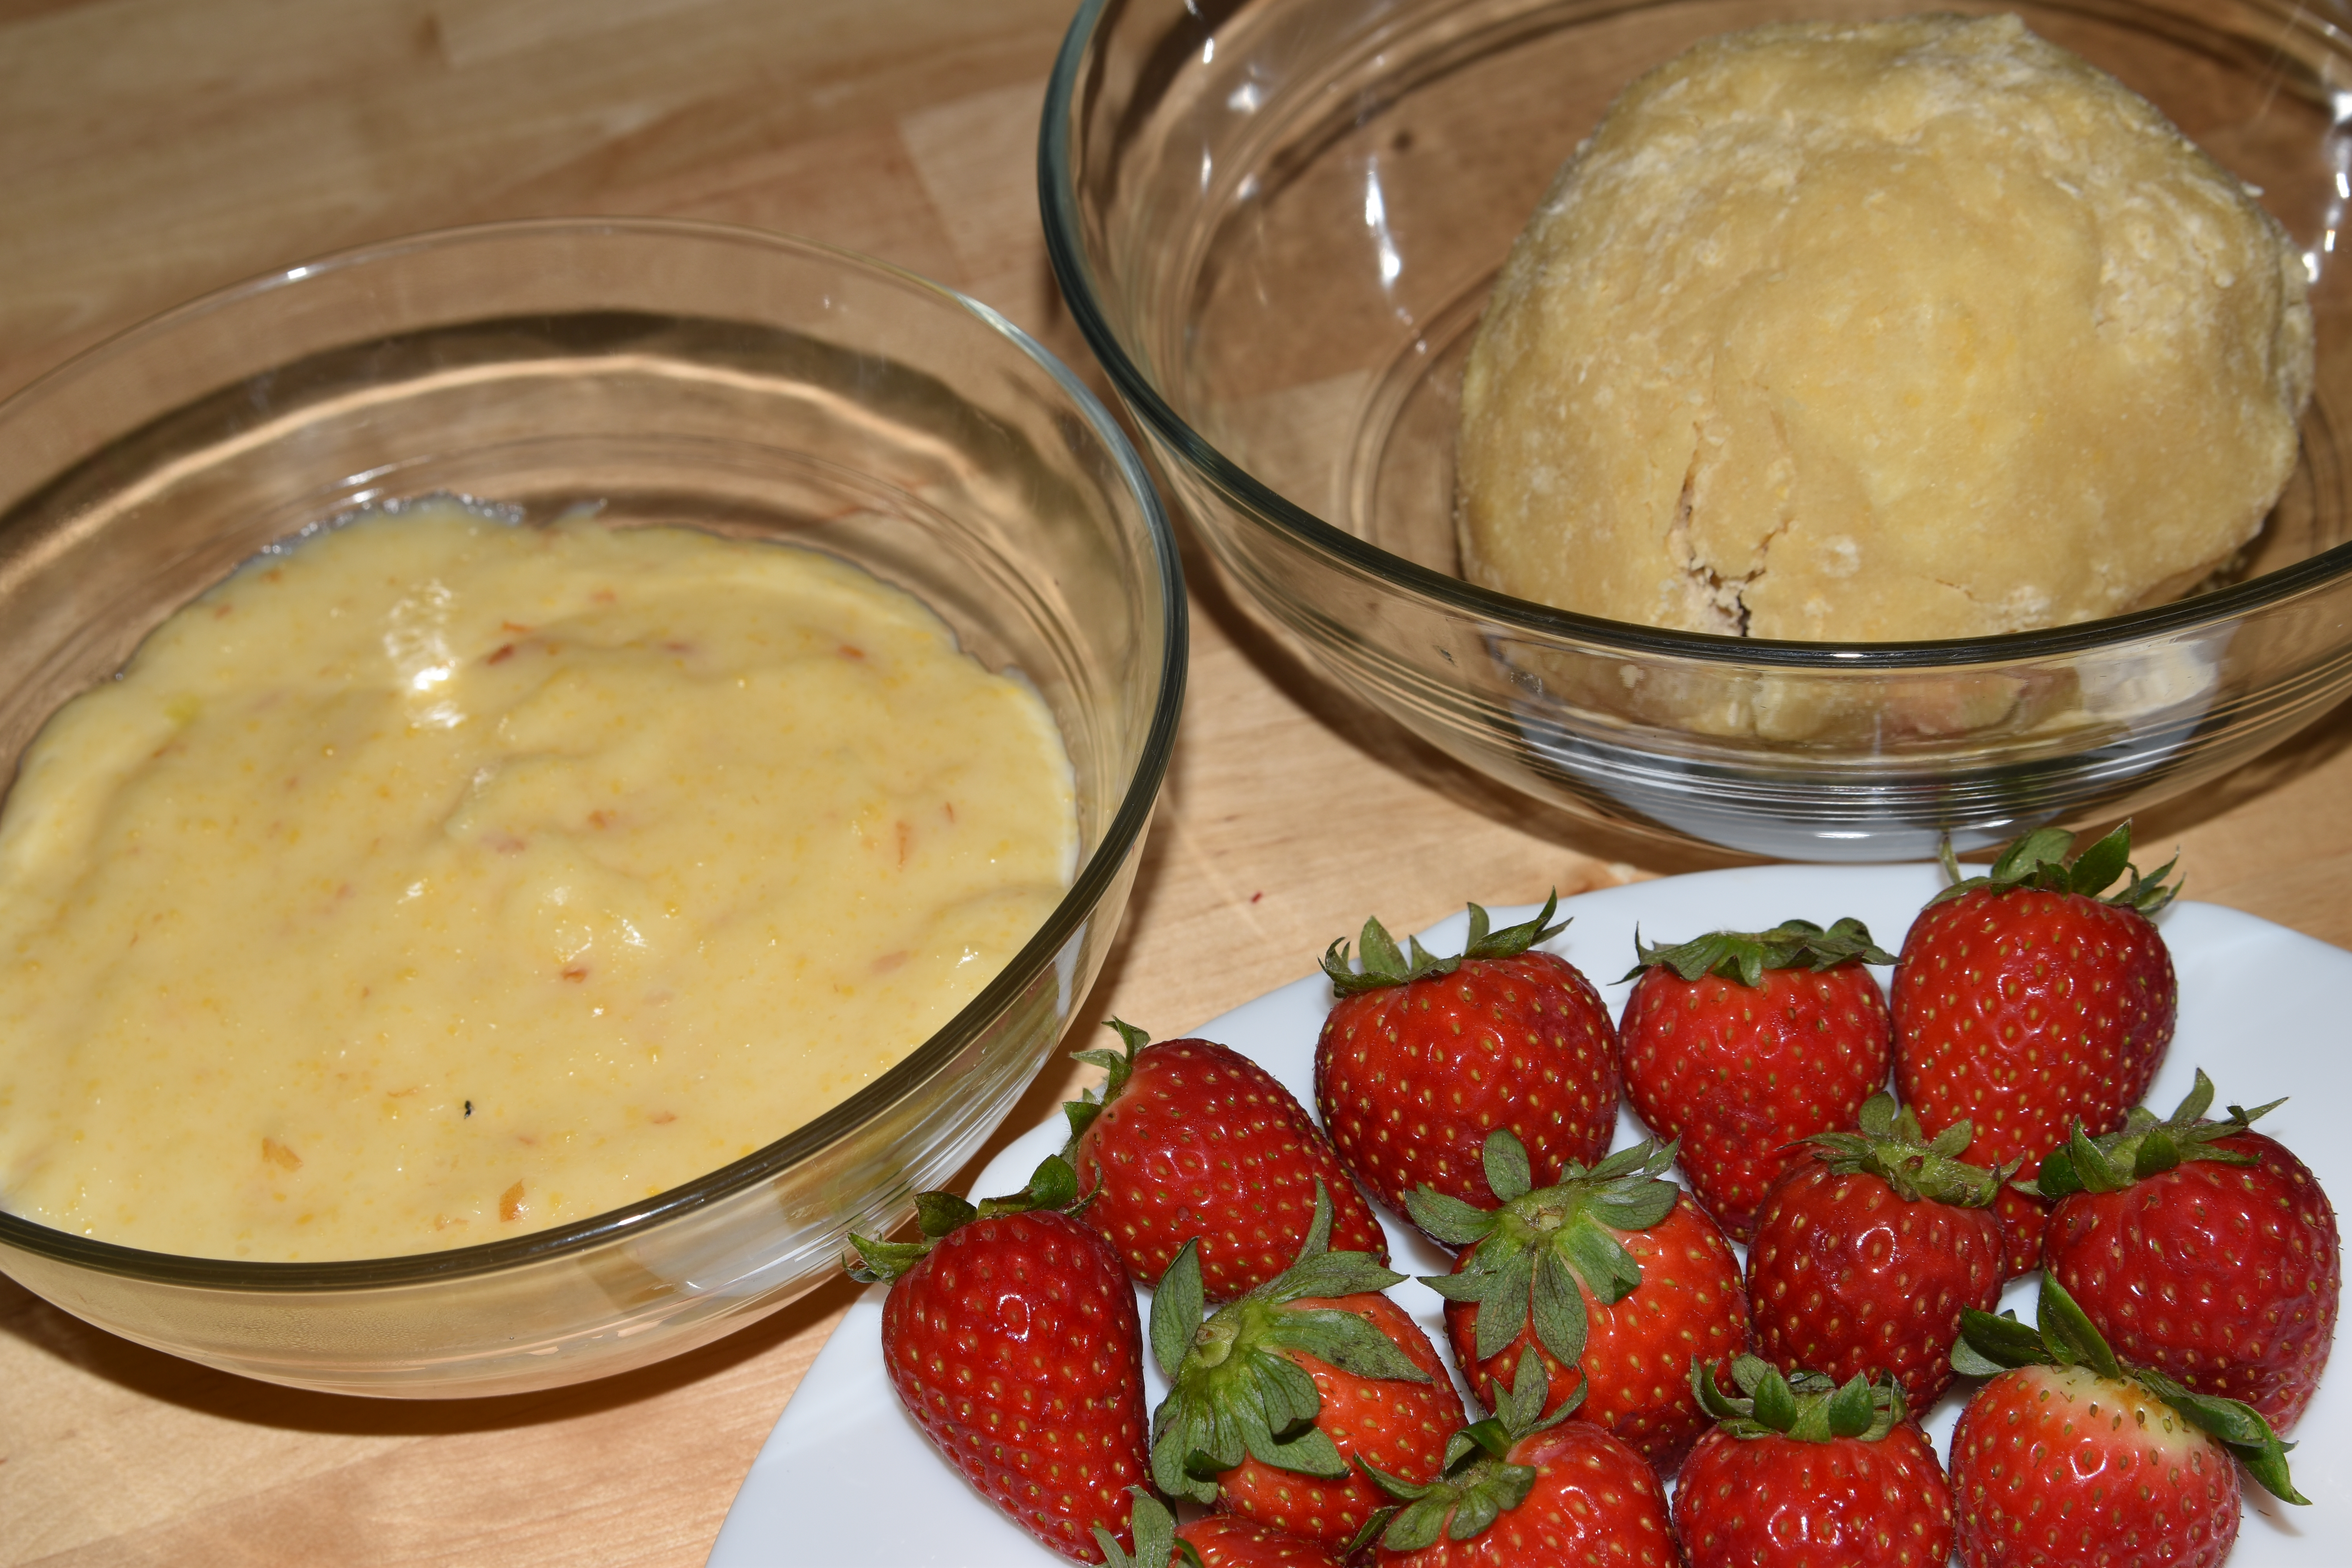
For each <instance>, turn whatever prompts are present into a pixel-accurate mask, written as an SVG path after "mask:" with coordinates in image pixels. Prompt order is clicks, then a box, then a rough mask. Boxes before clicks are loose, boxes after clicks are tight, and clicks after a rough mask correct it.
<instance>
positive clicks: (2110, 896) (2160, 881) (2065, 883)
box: [1927, 821, 2180, 915]
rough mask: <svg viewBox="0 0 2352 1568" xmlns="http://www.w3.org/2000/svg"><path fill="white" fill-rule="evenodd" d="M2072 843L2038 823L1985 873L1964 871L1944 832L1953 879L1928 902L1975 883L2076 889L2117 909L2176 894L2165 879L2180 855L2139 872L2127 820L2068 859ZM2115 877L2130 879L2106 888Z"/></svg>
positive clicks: (2158, 905) (2142, 907) (2141, 908)
mask: <svg viewBox="0 0 2352 1568" xmlns="http://www.w3.org/2000/svg"><path fill="white" fill-rule="evenodd" d="M2073 847H2074V835H2073V834H2071V833H2069V832H2067V831H2066V830H2065V829H2064V828H2063V827H2037V828H2035V829H2034V830H2033V831H2032V832H2031V833H2029V834H2027V835H2026V836H2025V837H2022V838H2020V839H2018V840H2016V841H2015V842H2014V843H2012V844H2011V845H2010V846H2009V847H2007V848H2005V849H2003V850H2002V851H2001V852H2000V857H1999V858H1997V859H1995V860H1994V861H1993V863H1992V868H1991V869H1990V870H1989V871H1987V872H1986V873H1985V874H1984V875H1983V876H1981V877H1963V876H1961V875H1960V863H1959V860H1958V858H1957V857H1955V856H1954V855H1953V853H1952V841H1951V840H1950V839H1949V838H1947V839H1945V840H1944V845H1943V861H1944V872H1945V874H1946V875H1947V876H1948V877H1950V878H1951V879H1952V885H1951V886H1950V887H1948V888H1946V889H1944V890H1943V891H1942V892H1940V893H1937V895H1936V896H1935V897H1934V898H1932V899H1930V900H1927V902H1928V905H1929V907H1931V908H1932V907H1933V906H1935V905H1937V904H1940V903H1943V902H1945V901H1946V900H1951V899H1957V898H1958V897H1959V896H1960V895H1961V894H1963V893H1968V892H1973V891H1976V890H1977V889H1983V890H1984V891H1986V892H1990V893H2009V892H2015V891H2016V890H2018V889H2021V888H2034V889H2040V890H2042V892H2046V893H2074V894H2078V895H2080V896H2081V897H2083V898H2086V899H2096V900H2098V901H2099V902H2101V903H2103V904H2113V905H2115V906H2116V908H2118V909H2126V910H2137V912H2138V913H2140V914H2143V915H2153V914H2155V913H2156V911H2157V910H2160V909H2162V908H2164V906H2165V905H2167V904H2168V903H2170V902H2172V900H2174V899H2175V898H2176V897H2178V896H2179V892H2180V886H2179V883H2177V882H2168V880H2167V879H2168V878H2169V877H2171V875H2172V870H2173V868H2174V867H2176V866H2178V865H2179V864H2180V858H2179V856H2178V855H2176V856H2174V857H2173V858H2171V859H2169V860H2168V861H2166V862H2165V863H2164V865H2163V867H2162V868H2160V869H2158V870H2156V871H2152V872H2150V873H2148V874H2147V876H2142V875H2141V874H2140V870H2139V868H2138V867H2137V866H2135V865H2133V864H2132V858H2131V824H2130V823H2129V822H2128V821H2126V822H2123V823H2120V824H2118V825H2117V826H2116V829H2115V831H2114V832H2112V833H2109V834H2108V835H2107V836H2106V837H2105V838H2102V839H2100V840H2099V841H2098V842H2097V843H2096V844H2094V845H2092V846H2091V847H2089V848H2088V849H2085V850H2084V851H2083V852H2082V853H2081V854H2080V855H2077V856H2075V857H2074V858H2073V859H2071V860H2070V859H2068V858H2067V857H2066V851H2067V850H2069V849H2071V848H2073ZM2118 877H2125V878H2128V879H2129V880H2128V881H2126V883H2125V884H2124V887H2123V889H2122V891H2120V892H2115V893H2110V892H2108V891H2107V889H2109V888H2110V887H2113V886H2114V885H2115V881H2116V878H2118Z"/></svg>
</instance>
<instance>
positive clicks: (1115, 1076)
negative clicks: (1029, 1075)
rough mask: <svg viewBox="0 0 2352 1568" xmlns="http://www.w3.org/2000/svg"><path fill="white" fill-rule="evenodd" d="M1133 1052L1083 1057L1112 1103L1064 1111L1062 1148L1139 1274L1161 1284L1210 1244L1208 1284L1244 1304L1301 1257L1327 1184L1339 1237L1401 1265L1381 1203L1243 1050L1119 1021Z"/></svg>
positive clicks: (1106, 1229)
mask: <svg viewBox="0 0 2352 1568" xmlns="http://www.w3.org/2000/svg"><path fill="white" fill-rule="evenodd" d="M1108 1027H1109V1028H1111V1029H1112V1030H1114V1031H1116V1032H1117V1033H1118V1037H1119V1038H1120V1039H1121V1040H1122V1041H1124V1042H1125V1044H1126V1047H1127V1048H1126V1050H1125V1051H1123V1052H1122V1051H1113V1050H1094V1051H1078V1052H1075V1053H1073V1054H1074V1055H1075V1056H1076V1058H1077V1059H1078V1060H1080V1061H1083V1062H1091V1063H1093V1064H1094V1065H1095V1066H1097V1067H1099V1068H1102V1069H1103V1070H1104V1072H1105V1073H1107V1074H1108V1077H1107V1078H1106V1079H1105V1080H1104V1083H1103V1087H1102V1091H1101V1095H1100V1098H1099V1099H1097V1098H1096V1097H1095V1096H1094V1095H1093V1094H1092V1093H1089V1094H1088V1095H1087V1098H1085V1099H1083V1100H1071V1101H1070V1102H1068V1103H1067V1104H1066V1105H1064V1106H1063V1108H1062V1109H1063V1110H1064V1111H1065V1112H1066V1113H1067V1115H1068V1117H1069V1119H1070V1143H1069V1147H1068V1148H1067V1149H1066V1150H1065V1151H1064V1152H1063V1157H1064V1158H1066V1159H1067V1160H1068V1161H1069V1162H1070V1165H1071V1167H1072V1168H1073V1169H1074V1170H1076V1172H1077V1173H1078V1189H1079V1191H1081V1192H1085V1193H1090V1194H1093V1201H1092V1202H1091V1203H1089V1204H1088V1205H1087V1208H1086V1220H1087V1224H1088V1225H1091V1226H1094V1227H1095V1228H1096V1229H1097V1230H1099V1231H1101V1232H1102V1233H1103V1234H1104V1235H1105V1236H1107V1237H1110V1243H1111V1245H1112V1246H1113V1247H1117V1248H1118V1255H1119V1256H1120V1257H1121V1258H1125V1259H1126V1260H1127V1270H1128V1272H1129V1274H1132V1275H1134V1276H1135V1278H1136V1279H1139V1280H1140V1281H1142V1282H1143V1283H1144V1284H1146V1285H1157V1284H1158V1283H1159V1282H1160V1275H1161V1274H1163V1273H1165V1272H1166V1271H1167V1268H1168V1264H1169V1260H1170V1259H1171V1258H1174V1257H1175V1256H1176V1249H1177V1248H1178V1247H1181V1246H1183V1245H1184V1243H1185V1242H1187V1241H1189V1240H1192V1238H1194V1237H1199V1238H1200V1243H1201V1252H1200V1258H1201V1283H1202V1289H1204V1290H1205V1291H1206V1293H1207V1295H1208V1299H1209V1300H1213V1301H1226V1300H1232V1299H1233V1298H1234V1297H1235V1296H1239V1295H1241V1294H1242V1293H1243V1292H1244V1291H1246V1290H1249V1289H1252V1288H1254V1287H1255V1286H1258V1285H1262V1284H1264V1283H1265V1281H1267V1280H1268V1279H1273V1278H1274V1277H1275V1276H1276V1275H1277V1274H1279V1273H1281V1272H1282V1271H1283V1269H1284V1268H1287V1267H1288V1266H1289V1262H1290V1259H1291V1258H1292V1256H1293V1255H1294V1254H1296V1253H1297V1250H1298V1244H1299V1243H1300V1242H1301V1241H1303V1240H1304V1239H1306V1237H1307V1225H1308V1224H1309V1222H1310V1221H1311V1220H1312V1219H1313V1217H1314V1211H1315V1184H1316V1183H1317V1182H1318V1181H1320V1182H1322V1184H1324V1188H1325V1190H1326V1191H1328V1193H1329V1194H1331V1204H1332V1211H1333V1212H1332V1222H1331V1227H1332V1235H1333V1245H1335V1246H1336V1247H1339V1249H1340V1250H1342V1251H1354V1252H1368V1253H1370V1254H1371V1255H1372V1256H1373V1257H1374V1258H1378V1259H1380V1260H1381V1262H1383V1263H1385V1262H1387V1261H1388V1256H1389V1247H1388V1237H1387V1236H1386V1235H1385V1234H1384V1233H1383V1232H1382V1231H1381V1223H1380V1221H1379V1220H1377V1219H1375V1218H1373V1217H1372V1208H1371V1205H1370V1204H1368V1203H1366V1202H1365V1201H1364V1195H1363V1194H1361V1193H1360V1192H1358V1191H1357V1190H1356V1186H1355V1184H1354V1183H1353V1182H1350V1181H1349V1179H1348V1177H1347V1175H1346V1173H1344V1172H1342V1171H1341V1169H1340V1167H1339V1155H1337V1154H1336V1153H1334V1152H1332V1150H1331V1142H1330V1140H1328V1138H1326V1137H1324V1136H1323V1131H1322V1129H1320V1128H1318V1127H1317V1126H1316V1125H1315V1122H1314V1121H1313V1119H1312V1118H1310V1117H1309V1116H1308V1115H1307V1108H1306V1107H1305V1106H1303V1105H1301V1104H1299V1103H1298V1100H1297V1096H1295V1095H1293V1094H1292V1093H1291V1092H1290V1091H1289V1090H1288V1089H1285V1088H1283V1087H1282V1085H1281V1083H1280V1082H1278V1081H1277V1080H1276V1078H1275V1076H1274V1075H1273V1074H1272V1073H1270V1072H1268V1071H1266V1070H1265V1068H1262V1067H1260V1066H1258V1065H1257V1063H1255V1062H1254V1061H1252V1060H1250V1059H1249V1058H1247V1057H1245V1056H1244V1055H1242V1054H1241V1053H1240V1052H1239V1051H1236V1050H1233V1049H1230V1048H1229V1047H1224V1046H1220V1045H1217V1044H1215V1043H1213V1042H1212V1041H1209V1040H1162V1041H1160V1043H1159V1044H1158V1045H1156V1046H1155V1045H1150V1044H1148V1043H1147V1041H1148V1040H1149V1037H1148V1036H1146V1035H1145V1034H1144V1032H1143V1031H1142V1030H1140V1029H1138V1028H1136V1027H1134V1026H1132V1025H1129V1024H1124V1023H1121V1022H1120V1021H1119V1020H1118V1019H1116V1018H1114V1019H1112V1020H1111V1021H1110V1023H1109V1024H1108Z"/></svg>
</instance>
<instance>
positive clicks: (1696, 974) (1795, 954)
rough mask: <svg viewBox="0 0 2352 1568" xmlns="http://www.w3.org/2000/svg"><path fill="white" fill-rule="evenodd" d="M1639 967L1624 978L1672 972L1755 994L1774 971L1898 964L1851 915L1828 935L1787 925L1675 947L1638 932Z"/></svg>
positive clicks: (1712, 934)
mask: <svg viewBox="0 0 2352 1568" xmlns="http://www.w3.org/2000/svg"><path fill="white" fill-rule="evenodd" d="M1633 956H1634V958H1635V959H1636V961H1637V962H1636V963H1634V965H1633V968H1631V969H1629V970H1627V971H1626V972H1625V973H1623V974H1622V975H1620V976H1618V979H1619V980H1620V981H1621V982H1622V981H1626V980H1631V979H1633V977H1634V976H1635V975H1638V974H1640V973H1642V971H1643V970H1645V969H1656V968H1661V967H1663V968H1666V969H1671V970H1673V971H1674V972H1675V974H1676V975H1678V976H1680V977H1681V978H1682V979H1684V980H1686V981H1696V980H1699V979H1702V978H1704V977H1705V976H1706V975H1709V974H1713V975H1717V976H1718V977H1720V978H1722V979H1725V980H1736V981H1738V983H1739V984H1742V985H1745V986H1747V987H1748V989H1750V990H1754V989H1755V988H1756V987H1757V986H1759V985H1761V984H1764V972H1765V971H1766V970H1768V969H1810V970H1811V971H1812V972H1813V973H1816V974H1819V973H1822V971H1823V970H1825V969H1835V968H1836V967H1837V966H1838V965H1839V964H1841V963H1857V962H1858V963H1894V962H1895V955H1894V954H1893V953H1891V952H1882V951H1881V950H1880V948H1879V946H1878V944H1877V943H1876V942H1873V941H1871V940H1870V928H1869V927H1868V926H1866V925H1864V924H1863V923H1862V922H1861V921H1858V920H1855V919H1853V917H1852V916H1851V915H1849V916H1847V917H1846V918H1844V919H1843V920H1841V921H1837V922H1836V923H1835V924H1834V925H1832V926H1831V927H1830V929H1829V930H1827V931H1823V930H1822V928H1821V927H1819V926H1817V925H1815V924H1814V923H1813V922H1812V921H1781V922H1780V924H1779V925H1776V926H1774V927H1773V928H1772V929H1771V930H1770V931H1709V932H1708V933H1707V934H1706V935H1705V936H1701V937H1694V938H1692V939H1691V940H1690V941H1688V942H1678V943H1675V944H1673V945H1671V946H1652V945H1649V944H1647V943H1644V942H1643V941H1642V933H1641V931H1639V930H1636V931H1634V932H1633Z"/></svg>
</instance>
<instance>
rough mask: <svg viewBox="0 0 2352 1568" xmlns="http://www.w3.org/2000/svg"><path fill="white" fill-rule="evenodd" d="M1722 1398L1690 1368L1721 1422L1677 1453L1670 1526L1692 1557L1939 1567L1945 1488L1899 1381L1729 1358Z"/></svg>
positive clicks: (1765, 1566)
mask: <svg viewBox="0 0 2352 1568" xmlns="http://www.w3.org/2000/svg"><path fill="white" fill-rule="evenodd" d="M1731 1376H1732V1379H1733V1381H1734V1382H1735V1383H1737V1384H1738V1386H1739V1389H1740V1391H1741V1392H1742V1393H1743V1394H1746V1395H1747V1397H1746V1398H1744V1399H1730V1398H1727V1397H1726V1396H1725V1395H1724V1394H1722V1393H1721V1391H1720V1390H1719V1388H1718V1386H1717V1379H1716V1377H1714V1376H1710V1375H1708V1374H1707V1373H1706V1372H1704V1371H1703V1370H1701V1368H1700V1367H1699V1366H1698V1364H1697V1363H1692V1365H1691V1388H1692V1390H1693V1391H1694V1392H1695V1393H1696V1394H1697V1395H1698V1397H1699V1402H1700V1403H1701V1404H1703V1405H1706V1407H1707V1410H1708V1412H1709V1413H1710V1414H1711V1415H1714V1416H1715V1417H1716V1418H1717V1422H1718V1423H1719V1425H1717V1426H1714V1427H1711V1428H1709V1429H1708V1431H1707V1432H1706V1435H1705V1436H1702V1437H1700V1438H1699V1440H1698V1446H1697V1447H1694V1448H1693V1449H1692V1450H1691V1455H1690V1458H1688V1459H1687V1460H1685V1461H1684V1464H1683V1470H1682V1479H1681V1482H1680V1484H1679V1485H1678V1486H1677V1487H1676V1488H1675V1534H1677V1535H1679V1536H1680V1537H1681V1538H1682V1543H1683V1550H1684V1551H1685V1552H1687V1553H1688V1554H1689V1557H1690V1568H1943V1565H1944V1564H1945V1563H1948V1562H1949V1561H1950V1560H1951V1556H1952V1489H1951V1487H1950V1486H1949V1485H1948V1483H1947V1482H1946V1481H1945V1479H1944V1467H1943V1466H1941V1465H1939V1464H1937V1462H1936V1450H1935V1448H1934V1447H1931V1446H1930V1445H1929V1443H1928V1441H1927V1434H1926V1433H1924V1432H1922V1431H1920V1430H1919V1424H1918V1423H1917V1422H1916V1421H1914V1420H1912V1419H1910V1415H1909V1410H1908V1407H1907V1406H1906V1405H1905V1404H1904V1400H1903V1385H1902V1384H1898V1383H1895V1382H1892V1381H1879V1382H1872V1381H1871V1380H1869V1379H1868V1378H1865V1377H1864V1376H1862V1375H1861V1374H1859V1373H1857V1374H1855V1375H1854V1376H1853V1377H1852V1378H1850V1379H1848V1380H1847V1381H1846V1382H1845V1383H1844V1384H1838V1383H1836V1382H1834V1381H1832V1379H1830V1378H1829V1377H1826V1376H1824V1375H1823V1374H1822V1373H1816V1372H1801V1373H1797V1374H1796V1375H1795V1376H1793V1377H1790V1378H1787V1379H1783V1378H1782V1377H1781V1375H1780V1372H1779V1371H1778V1370H1777V1369H1775V1368H1774V1367H1772V1366H1770V1365H1769V1364H1768V1363H1765V1362H1763V1361H1761V1360H1759V1359H1758V1358H1757V1357H1755V1356H1741V1357H1740V1358H1739V1359H1738V1361H1735V1362H1734V1363H1732V1364H1731Z"/></svg>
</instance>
